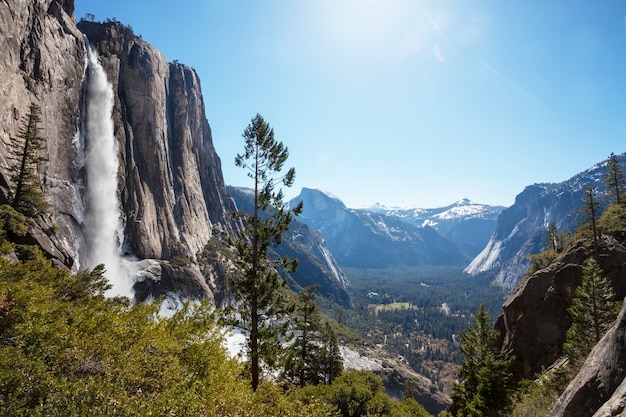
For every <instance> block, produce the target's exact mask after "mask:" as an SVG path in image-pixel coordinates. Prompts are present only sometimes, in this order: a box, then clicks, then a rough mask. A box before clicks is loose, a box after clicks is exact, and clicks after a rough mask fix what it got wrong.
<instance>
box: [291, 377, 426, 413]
mask: <svg viewBox="0 0 626 417" xmlns="http://www.w3.org/2000/svg"><path fill="white" fill-rule="evenodd" d="M302 395H304V396H306V397H309V398H320V399H322V400H323V401H324V402H326V403H329V404H332V405H334V406H335V407H336V408H337V410H339V413H340V414H339V415H340V416H342V417H357V416H390V417H405V416H406V417H408V416H413V417H428V416H430V414H429V413H428V412H427V411H426V410H425V409H424V408H423V407H422V406H421V405H419V404H418V403H417V402H416V401H415V400H412V399H408V400H404V401H402V402H394V401H392V400H391V399H390V398H389V397H388V396H387V394H385V389H384V387H383V382H382V380H381V378H380V377H379V376H378V375H376V374H374V373H372V372H369V371H355V370H350V371H345V372H344V373H342V374H341V375H340V376H339V377H337V379H335V381H333V383H332V384H331V385H317V386H314V385H309V386H307V387H305V388H304V389H303V390H302Z"/></svg>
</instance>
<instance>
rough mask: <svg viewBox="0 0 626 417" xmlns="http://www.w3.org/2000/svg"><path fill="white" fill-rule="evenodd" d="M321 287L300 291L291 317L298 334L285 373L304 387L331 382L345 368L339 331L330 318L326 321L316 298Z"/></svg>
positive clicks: (291, 347) (292, 380) (311, 287)
mask: <svg viewBox="0 0 626 417" xmlns="http://www.w3.org/2000/svg"><path fill="white" fill-rule="evenodd" d="M318 287H319V285H312V286H309V287H306V288H304V289H303V290H302V291H301V292H300V295H299V300H298V301H299V302H298V304H297V305H296V308H295V310H294V313H293V315H292V319H291V321H292V322H293V323H294V328H293V329H292V330H293V331H294V334H295V337H294V339H293V342H292V343H291V345H290V346H289V347H288V349H287V351H288V354H287V359H286V364H285V370H284V372H283V377H284V378H285V379H287V380H288V381H291V382H293V383H296V384H297V385H299V386H301V387H303V386H305V385H306V384H320V383H325V384H330V383H331V382H332V381H333V380H334V379H335V378H336V377H337V376H338V375H339V374H340V373H341V371H342V368H343V364H342V359H341V354H340V352H339V345H338V342H337V335H336V334H335V332H334V331H333V329H332V327H331V326H330V325H329V324H328V322H326V323H325V324H322V319H321V314H320V311H319V306H318V305H317V303H316V302H315V291H316V289H317V288H318Z"/></svg>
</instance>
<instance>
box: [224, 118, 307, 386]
mask: <svg viewBox="0 0 626 417" xmlns="http://www.w3.org/2000/svg"><path fill="white" fill-rule="evenodd" d="M243 137H244V139H245V146H244V152H243V153H242V154H238V155H237V157H236V158H235V165H237V166H238V167H241V168H244V169H246V170H247V171H248V174H247V175H248V177H249V178H251V179H252V182H253V192H254V205H253V210H252V214H245V213H241V212H240V213H236V216H237V217H238V218H239V219H241V220H242V222H243V230H242V233H241V236H240V237H239V238H238V239H236V240H234V242H233V243H234V246H235V247H236V249H237V253H238V260H237V261H238V264H239V267H240V270H241V271H242V273H241V274H239V275H237V276H235V277H233V287H234V289H235V296H236V299H237V304H236V307H237V308H236V313H235V314H236V317H237V318H238V321H237V323H236V324H237V325H238V326H239V327H241V328H243V329H245V331H246V332H247V334H248V344H247V353H248V358H249V362H250V376H251V386H252V388H253V389H256V388H257V387H258V385H259V375H260V361H261V360H263V361H264V362H265V363H266V364H267V365H269V366H272V365H274V364H275V363H276V362H277V355H279V354H280V353H282V349H280V344H279V342H280V339H281V336H284V335H285V334H286V322H285V321H284V318H285V315H286V314H287V313H289V306H288V303H287V300H286V299H285V297H284V292H283V291H282V289H284V288H286V281H285V280H283V279H282V278H281V276H280V274H279V271H278V269H282V270H283V271H284V272H285V273H289V272H291V271H293V270H295V268H296V267H297V260H295V259H289V258H288V257H283V258H272V257H271V248H272V247H273V246H278V245H280V243H281V241H282V237H283V233H285V232H286V231H287V230H288V229H289V224H290V222H291V220H292V218H293V216H294V215H298V214H299V213H300V212H301V210H302V205H301V204H300V205H298V206H297V207H295V208H293V209H291V210H289V209H287V208H286V206H285V205H284V204H283V201H282V200H283V192H282V189H280V188H278V189H276V185H277V184H282V185H284V186H286V187H290V186H291V185H293V181H294V179H295V169H294V168H290V169H288V170H287V172H286V173H285V174H284V175H281V171H282V169H283V165H284V164H285V162H286V161H287V158H288V156H289V151H288V149H287V147H285V146H284V145H283V144H282V142H278V141H277V140H276V139H275V137H274V130H273V129H272V128H271V127H270V125H269V124H268V123H267V122H266V121H265V120H264V119H263V117H261V115H259V114H257V115H256V116H255V117H254V118H253V119H252V121H251V122H250V124H249V125H248V127H247V128H246V129H245V130H244V133H243Z"/></svg>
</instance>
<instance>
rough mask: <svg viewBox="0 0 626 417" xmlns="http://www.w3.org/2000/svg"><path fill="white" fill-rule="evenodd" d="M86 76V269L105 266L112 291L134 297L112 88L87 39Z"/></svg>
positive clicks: (111, 292)
mask: <svg viewBox="0 0 626 417" xmlns="http://www.w3.org/2000/svg"><path fill="white" fill-rule="evenodd" d="M86 52H87V78H86V83H87V84H86V90H85V94H86V100H85V110H84V111H85V113H84V144H85V149H84V169H85V174H86V183H85V191H84V200H85V217H84V229H83V231H84V235H85V243H86V249H87V251H86V262H85V265H84V266H86V267H87V268H93V267H95V266H97V265H98V264H104V265H105V267H106V273H105V276H106V278H107V279H108V280H109V282H110V283H111V284H112V285H113V288H112V290H111V291H110V293H109V294H107V295H112V296H116V295H122V296H130V297H132V295H133V291H132V285H133V282H132V279H131V274H130V273H129V271H128V270H126V268H125V267H124V265H123V263H122V256H121V242H122V237H123V231H122V224H121V210H120V202H119V198H118V195H117V172H118V164H119V161H118V145H117V141H116V140H115V135H114V130H113V120H112V118H111V115H112V111H113V87H112V85H111V83H109V82H108V80H107V77H106V73H105V72H104V69H103V68H102V65H100V62H99V61H98V55H97V53H96V52H95V51H94V50H93V48H92V47H91V46H90V45H89V43H88V42H87V51H86Z"/></svg>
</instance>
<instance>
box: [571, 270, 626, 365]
mask: <svg viewBox="0 0 626 417" xmlns="http://www.w3.org/2000/svg"><path fill="white" fill-rule="evenodd" d="M620 307H621V305H620V303H619V302H618V301H615V292H614V291H613V285H612V283H611V282H610V281H609V280H608V279H607V278H606V277H604V274H603V272H602V269H601V268H600V265H598V262H597V261H596V260H595V259H593V258H589V259H588V260H587V261H586V262H585V266H584V268H583V279H582V283H581V285H580V286H579V287H578V288H577V289H576V295H575V296H574V299H573V300H572V305H571V307H570V308H568V310H567V311H568V313H569V314H570V316H571V318H572V325H571V326H570V328H569V329H568V330H567V333H566V342H565V344H564V346H563V350H564V351H565V352H566V353H567V355H568V357H569V362H570V366H571V367H572V368H573V369H575V370H576V369H578V368H579V367H580V366H581V365H582V363H583V362H584V360H585V358H586V357H587V355H588V354H589V352H591V349H593V347H594V346H595V345H596V344H597V343H598V342H599V341H600V338H601V337H602V336H603V335H604V333H606V331H607V330H608V329H610V328H611V326H612V325H613V322H614V321H615V319H616V318H617V315H618V314H619V310H620Z"/></svg>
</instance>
